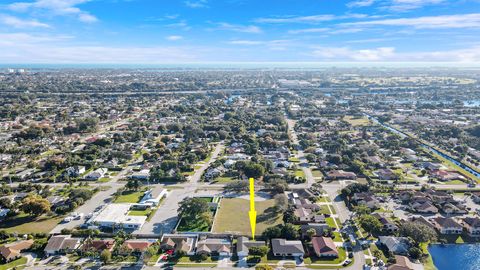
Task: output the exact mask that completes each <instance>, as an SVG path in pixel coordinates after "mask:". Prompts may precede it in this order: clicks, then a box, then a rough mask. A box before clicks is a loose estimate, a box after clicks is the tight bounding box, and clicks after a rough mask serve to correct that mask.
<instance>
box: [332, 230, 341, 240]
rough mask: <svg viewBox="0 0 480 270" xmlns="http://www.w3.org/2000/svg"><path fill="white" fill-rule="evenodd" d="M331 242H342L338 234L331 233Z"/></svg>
mask: <svg viewBox="0 0 480 270" xmlns="http://www.w3.org/2000/svg"><path fill="white" fill-rule="evenodd" d="M333 241H334V242H342V241H343V239H342V235H341V234H340V233H339V232H333Z"/></svg>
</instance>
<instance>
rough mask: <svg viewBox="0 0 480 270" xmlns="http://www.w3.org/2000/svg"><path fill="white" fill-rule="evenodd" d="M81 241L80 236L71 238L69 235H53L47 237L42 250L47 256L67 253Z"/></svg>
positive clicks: (74, 248) (78, 245)
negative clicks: (45, 244)
mask: <svg viewBox="0 0 480 270" xmlns="http://www.w3.org/2000/svg"><path fill="white" fill-rule="evenodd" d="M81 242H82V239H81V238H72V236H71V235H54V236H52V237H50V239H48V243H47V246H46V247H45V249H44V251H45V254H47V255H48V256H50V255H55V254H63V253H68V252H71V251H75V250H77V249H78V247H80V244H81Z"/></svg>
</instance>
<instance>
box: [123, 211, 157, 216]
mask: <svg viewBox="0 0 480 270" xmlns="http://www.w3.org/2000/svg"><path fill="white" fill-rule="evenodd" d="M151 212H152V210H151V209H145V210H131V211H129V212H128V215H129V216H148V215H149V214H150V213H151Z"/></svg>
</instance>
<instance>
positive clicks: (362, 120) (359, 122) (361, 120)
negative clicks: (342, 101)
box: [343, 115, 370, 127]
mask: <svg viewBox="0 0 480 270" xmlns="http://www.w3.org/2000/svg"><path fill="white" fill-rule="evenodd" d="M343 120H344V121H346V122H348V123H349V124H350V125H352V126H354V127H356V126H366V125H368V124H369V123H370V121H369V120H368V119H367V118H366V117H358V118H357V117H354V116H350V115H347V116H345V117H344V118H343Z"/></svg>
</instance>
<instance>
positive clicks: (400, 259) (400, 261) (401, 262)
mask: <svg viewBox="0 0 480 270" xmlns="http://www.w3.org/2000/svg"><path fill="white" fill-rule="evenodd" d="M387 269H388V270H414V269H415V267H414V266H413V264H412V262H411V261H410V259H409V258H408V257H405V256H400V255H395V264H392V265H390V266H389V267H388V268H387Z"/></svg>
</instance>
